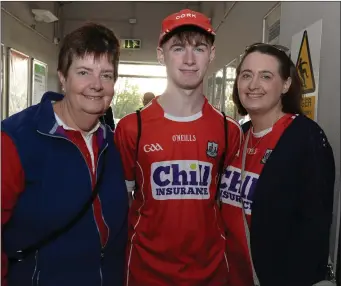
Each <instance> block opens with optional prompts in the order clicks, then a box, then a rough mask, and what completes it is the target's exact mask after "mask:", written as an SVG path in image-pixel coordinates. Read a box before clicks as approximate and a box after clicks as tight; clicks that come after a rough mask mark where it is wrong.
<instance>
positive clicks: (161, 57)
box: [156, 47, 165, 65]
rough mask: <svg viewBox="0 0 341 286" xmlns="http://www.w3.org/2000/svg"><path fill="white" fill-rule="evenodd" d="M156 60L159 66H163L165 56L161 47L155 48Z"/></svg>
mask: <svg viewBox="0 0 341 286" xmlns="http://www.w3.org/2000/svg"><path fill="white" fill-rule="evenodd" d="M156 54H157V60H158V62H159V63H160V64H161V65H165V55H164V53H163V49H162V48H161V47H157V48H156Z"/></svg>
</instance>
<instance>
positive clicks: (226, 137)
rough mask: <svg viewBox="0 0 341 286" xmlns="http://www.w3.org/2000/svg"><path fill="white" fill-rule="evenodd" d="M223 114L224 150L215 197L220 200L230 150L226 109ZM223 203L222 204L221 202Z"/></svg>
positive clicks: (220, 161)
mask: <svg viewBox="0 0 341 286" xmlns="http://www.w3.org/2000/svg"><path fill="white" fill-rule="evenodd" d="M221 114H222V115H223V118H224V119H223V120H224V140H225V141H224V143H225V144H224V152H223V154H222V155H221V157H220V160H219V165H218V182H217V191H216V196H215V199H216V201H219V200H220V184H221V179H222V177H223V174H224V163H225V158H226V156H227V150H228V146H227V145H228V124H227V119H226V115H225V113H224V111H222V112H221ZM220 205H221V204H220Z"/></svg>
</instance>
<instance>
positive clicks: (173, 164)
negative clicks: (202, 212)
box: [150, 160, 212, 200]
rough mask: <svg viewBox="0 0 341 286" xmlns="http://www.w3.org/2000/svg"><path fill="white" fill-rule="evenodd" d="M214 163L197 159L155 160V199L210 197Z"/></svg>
mask: <svg viewBox="0 0 341 286" xmlns="http://www.w3.org/2000/svg"><path fill="white" fill-rule="evenodd" d="M211 180H212V164H211V163H209V162H202V161H196V160H177V161H163V162H155V163H153V164H152V166H151V178H150V181H151V187H152V194H153V198H154V199H155V200H182V199H196V200H205V199H209V198H210V185H211Z"/></svg>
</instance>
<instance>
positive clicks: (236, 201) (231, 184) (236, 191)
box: [220, 166, 259, 214]
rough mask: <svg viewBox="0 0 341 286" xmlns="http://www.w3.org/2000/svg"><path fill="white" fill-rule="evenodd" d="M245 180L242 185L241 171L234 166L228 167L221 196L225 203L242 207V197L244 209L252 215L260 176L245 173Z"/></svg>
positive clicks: (222, 183)
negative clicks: (255, 191) (253, 200)
mask: <svg viewBox="0 0 341 286" xmlns="http://www.w3.org/2000/svg"><path fill="white" fill-rule="evenodd" d="M244 176H245V179H244V181H243V184H242V186H241V188H240V184H241V170H240V169H238V168H234V167H232V166H230V167H228V168H227V169H226V171H225V173H224V175H223V177H222V179H221V185H220V195H221V199H222V201H223V203H225V204H229V205H233V206H236V207H240V208H241V207H242V205H241V204H242V200H241V195H242V196H243V198H244V209H245V212H246V213H247V214H251V206H252V198H253V193H254V190H255V187H256V184H257V181H258V177H259V176H258V175H257V174H255V173H251V172H245V174H244Z"/></svg>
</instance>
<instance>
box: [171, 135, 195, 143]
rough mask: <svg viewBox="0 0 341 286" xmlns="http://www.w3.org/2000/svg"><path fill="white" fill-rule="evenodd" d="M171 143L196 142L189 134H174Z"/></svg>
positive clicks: (193, 136)
mask: <svg viewBox="0 0 341 286" xmlns="http://www.w3.org/2000/svg"><path fill="white" fill-rule="evenodd" d="M172 140H173V142H192V141H197V138H196V137H195V135H190V134H176V135H173V136H172Z"/></svg>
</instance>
